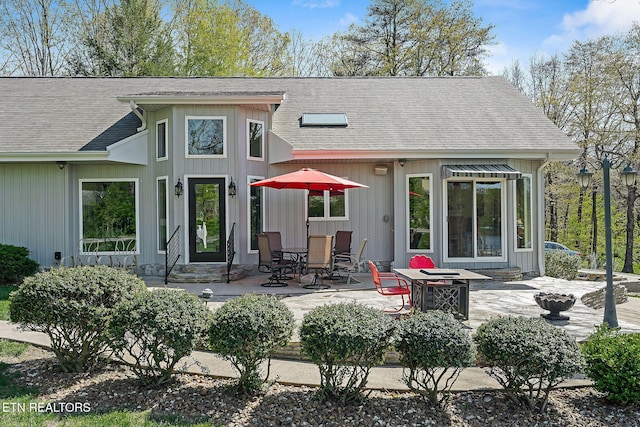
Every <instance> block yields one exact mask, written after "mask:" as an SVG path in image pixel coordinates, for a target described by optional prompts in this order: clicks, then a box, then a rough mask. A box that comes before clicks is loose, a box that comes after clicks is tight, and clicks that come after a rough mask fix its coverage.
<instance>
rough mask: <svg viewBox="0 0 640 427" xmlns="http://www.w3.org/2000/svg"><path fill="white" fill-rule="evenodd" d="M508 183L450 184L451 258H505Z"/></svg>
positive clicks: (449, 252) (449, 245)
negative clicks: (505, 217) (505, 208)
mask: <svg viewBox="0 0 640 427" xmlns="http://www.w3.org/2000/svg"><path fill="white" fill-rule="evenodd" d="M503 188H504V180H499V181H484V180H475V181H447V199H446V200H447V208H446V209H447V211H446V215H447V233H448V235H447V237H448V238H447V256H448V258H495V259H503V257H504V221H503V218H504V203H503V200H504V197H503Z"/></svg>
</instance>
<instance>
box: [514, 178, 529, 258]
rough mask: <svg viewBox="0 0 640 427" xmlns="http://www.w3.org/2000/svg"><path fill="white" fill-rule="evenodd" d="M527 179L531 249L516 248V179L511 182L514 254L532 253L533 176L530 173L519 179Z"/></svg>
mask: <svg viewBox="0 0 640 427" xmlns="http://www.w3.org/2000/svg"><path fill="white" fill-rule="evenodd" d="M523 178H528V179H529V217H530V218H529V226H530V228H531V230H530V236H529V238H530V239H531V247H530V248H518V217H517V215H518V199H517V196H518V194H517V191H516V190H517V189H516V183H517V181H518V180H517V179H514V180H513V183H512V184H511V185H512V191H513V251H514V252H533V247H534V246H535V244H534V236H533V234H534V233H533V230H534V227H533V175H532V174H530V173H523V174H522V176H521V177H520V179H523Z"/></svg>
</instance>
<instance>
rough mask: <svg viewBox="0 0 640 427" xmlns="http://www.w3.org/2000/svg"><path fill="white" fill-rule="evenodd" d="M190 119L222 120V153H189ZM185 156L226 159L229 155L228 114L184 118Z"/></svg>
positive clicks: (190, 157)
mask: <svg viewBox="0 0 640 427" xmlns="http://www.w3.org/2000/svg"><path fill="white" fill-rule="evenodd" d="M189 120H222V154H190V153H189ZM184 156H185V157H186V158H189V159H207V158H208V159H211V158H213V159H224V158H226V157H227V116H185V118H184Z"/></svg>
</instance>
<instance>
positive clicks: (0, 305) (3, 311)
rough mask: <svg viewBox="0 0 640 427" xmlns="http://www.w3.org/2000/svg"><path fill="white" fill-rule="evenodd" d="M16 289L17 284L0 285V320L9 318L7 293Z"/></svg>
mask: <svg viewBox="0 0 640 427" xmlns="http://www.w3.org/2000/svg"><path fill="white" fill-rule="evenodd" d="M16 289H18V287H17V286H0V320H9V294H10V293H11V292H13V291H15V290H16Z"/></svg>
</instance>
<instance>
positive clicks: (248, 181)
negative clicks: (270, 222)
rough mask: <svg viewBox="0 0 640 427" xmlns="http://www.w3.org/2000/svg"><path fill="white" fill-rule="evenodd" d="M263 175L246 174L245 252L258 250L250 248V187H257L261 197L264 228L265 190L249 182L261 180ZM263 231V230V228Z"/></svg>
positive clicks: (251, 252)
mask: <svg viewBox="0 0 640 427" xmlns="http://www.w3.org/2000/svg"><path fill="white" fill-rule="evenodd" d="M264 178H265V177H264V176H256V175H247V188H249V191H247V253H248V254H257V253H258V250H257V249H255V250H253V249H251V210H252V209H251V189H252V188H257V189H258V190H259V191H260V196H261V199H262V204H261V206H260V211H261V212H260V215H262V226H263V228H264V225H265V217H266V216H265V212H266V210H265V204H266V202H265V199H266V194H265V190H264V187H250V186H249V184H251V183H252V182H255V181H260V180H263V179H264ZM263 231H264V230H263Z"/></svg>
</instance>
